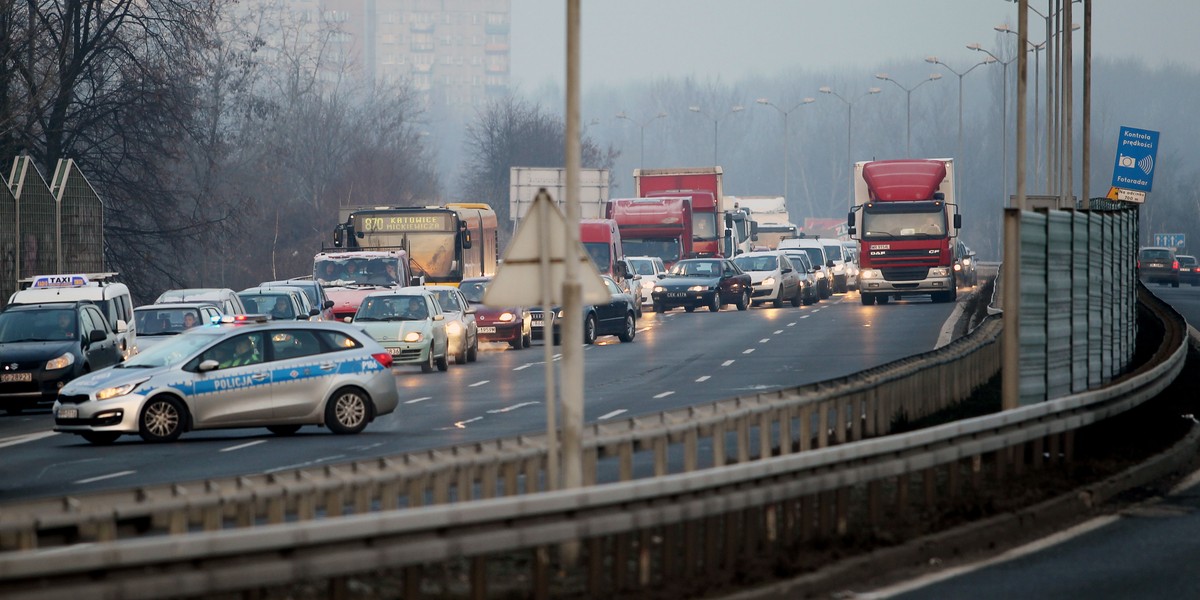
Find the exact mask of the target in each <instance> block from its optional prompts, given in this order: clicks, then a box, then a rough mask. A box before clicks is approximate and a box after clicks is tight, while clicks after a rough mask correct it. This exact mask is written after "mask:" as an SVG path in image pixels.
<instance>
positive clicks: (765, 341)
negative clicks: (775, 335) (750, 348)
mask: <svg viewBox="0 0 1200 600" xmlns="http://www.w3.org/2000/svg"><path fill="white" fill-rule="evenodd" d="M769 341H771V338H763V339H761V340H758V343H760V344H765V343H767V342H769Z"/></svg>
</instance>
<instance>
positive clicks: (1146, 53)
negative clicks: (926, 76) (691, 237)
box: [511, 0, 1200, 92]
mask: <svg viewBox="0 0 1200 600" xmlns="http://www.w3.org/2000/svg"><path fill="white" fill-rule="evenodd" d="M582 4H583V9H582V19H583V23H582V51H583V56H582V59H581V60H582V71H583V77H584V80H583V86H584V89H585V90H586V89H588V88H589V87H592V86H597V85H605V84H608V85H611V84H624V83H630V82H633V81H639V80H640V81H645V80H649V79H654V78H658V77H682V76H687V75H692V76H695V77H697V78H700V79H708V78H717V77H719V78H720V79H721V80H722V81H724V82H726V83H733V82H735V81H737V80H739V79H741V78H742V77H744V76H746V75H750V74H755V73H757V74H761V75H773V74H775V73H777V72H779V71H781V70H784V69H788V68H796V67H799V68H804V69H814V70H823V69H829V68H835V69H842V68H846V69H853V68H862V69H863V76H864V78H868V79H869V78H870V77H871V76H872V75H874V73H875V70H877V69H880V68H894V67H895V66H897V65H900V64H901V63H904V62H918V61H921V60H922V59H923V58H924V57H926V56H928V55H931V54H932V55H937V56H938V57H939V58H941V59H942V60H944V61H946V62H947V63H950V64H951V65H953V66H957V65H969V64H971V63H972V62H973V61H975V60H978V58H979V57H980V54H978V53H975V52H972V51H970V50H967V49H966V48H965V45H966V44H968V43H971V42H979V43H981V44H982V45H983V46H984V47H986V48H989V49H992V50H993V51H996V49H995V43H996V35H997V34H996V32H995V31H993V30H992V27H994V26H996V25H999V24H1001V23H1005V22H1008V23H1010V24H1011V25H1012V27H1013V28H1014V29H1015V27H1016V21H1017V5H1016V4H1015V3H1010V2H1007V1H1005V0H824V1H822V2H817V1H813V0H591V1H588V0H584V2H583V3H582ZM1032 4H1033V6H1034V7H1036V8H1037V9H1038V10H1040V11H1042V12H1046V10H1047V8H1048V7H1047V0H1033V2H1032ZM565 6H566V2H565V1H564V0H513V1H512V30H511V32H512V33H511V40H512V78H513V83H514V84H515V85H516V87H517V89H519V90H524V91H526V92H529V91H531V90H533V89H535V88H537V87H539V86H542V85H545V84H547V83H550V82H552V81H553V82H559V83H560V84H561V81H562V80H563V79H564V76H565V75H564V74H565V70H566V62H565V56H566V52H565V36H566V33H565V31H566V25H565V20H566V17H565V15H566V8H565ZM1074 7H1075V15H1074V20H1075V22H1077V23H1080V24H1082V22H1083V10H1082V4H1079V3H1077V4H1075V5H1074ZM1092 12H1093V14H1092V16H1093V22H1094V35H1095V38H1094V40H1093V46H1094V55H1095V56H1096V57H1106V58H1107V57H1114V58H1115V57H1124V58H1131V59H1141V60H1144V61H1145V62H1146V63H1147V64H1148V65H1149V66H1150V67H1161V66H1165V65H1168V64H1182V65H1184V66H1186V67H1187V68H1190V69H1198V68H1200V41H1198V39H1200V34H1197V33H1196V32H1195V27H1196V24H1197V23H1200V2H1197V1H1196V0H1137V1H1136V2H1135V1H1131V0H1093V8H1092ZM1030 26H1031V31H1032V33H1031V34H1030V40H1031V41H1033V42H1035V43H1036V42H1040V41H1042V40H1043V39H1044V37H1045V34H1044V32H1045V21H1044V20H1042V19H1041V17H1038V16H1037V15H1036V14H1033V13H1032V12H1031V14H1030ZM1082 37H1083V36H1082V32H1081V31H1080V32H1077V42H1076V44H1077V46H1076V47H1077V48H1082V43H1083V42H1082ZM1013 39H1015V36H1014V38H1013Z"/></svg>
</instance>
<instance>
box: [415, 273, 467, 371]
mask: <svg viewBox="0 0 1200 600" xmlns="http://www.w3.org/2000/svg"><path fill="white" fill-rule="evenodd" d="M425 289H426V290H429V292H430V293H431V294H433V295H434V297H435V298H437V301H438V304H439V305H441V307H442V313H443V314H445V315H446V337H447V339H448V340H449V343H450V354H452V355H453V356H454V362H455V363H457V364H460V365H462V364H466V363H468V362H475V359H476V358H478V356H479V325H478V324H476V323H475V307H474V306H471V303H470V302H468V301H467V299H466V298H465V297H464V296H463V295H462V291H461V290H459V289H458V288H456V287H454V286H449V285H427V286H425Z"/></svg>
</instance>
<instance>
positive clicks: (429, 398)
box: [404, 396, 433, 404]
mask: <svg viewBox="0 0 1200 600" xmlns="http://www.w3.org/2000/svg"><path fill="white" fill-rule="evenodd" d="M426 400H433V396H421V397H420V398H413V399H412V400H405V401H404V403H405V404H416V403H418V402H424V401H426Z"/></svg>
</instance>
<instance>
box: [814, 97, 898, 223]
mask: <svg viewBox="0 0 1200 600" xmlns="http://www.w3.org/2000/svg"><path fill="white" fill-rule="evenodd" d="M819 91H820V92H821V93H822V94H832V95H833V96H835V97H836V98H837V99H838V100H841V101H842V102H845V103H846V168H848V169H850V176H849V177H847V178H846V180H847V181H849V182H850V195H849V196H847V200H846V202H847V206H850V207H851V208H853V207H854V167H853V166H852V165H853V163H852V162H851V161H852V159H851V155H850V133H851V131H852V130H853V125H854V103H855V102H858V101H859V100H862V99H863V98H866V97H867V96H870V95H871V94H878V93H879V92H882V91H883V90H881V89H879V88H877V87H873V88H867V91H866V93H865V94H863V95H861V96H859V97H857V98H855V99H854V100H847V99H845V98H843V97H842V95H841V94H839V93H837V92H835V91H834V90H833V88H831V87H829V86H827V85H823V86H821V88H820V90H819Z"/></svg>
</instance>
